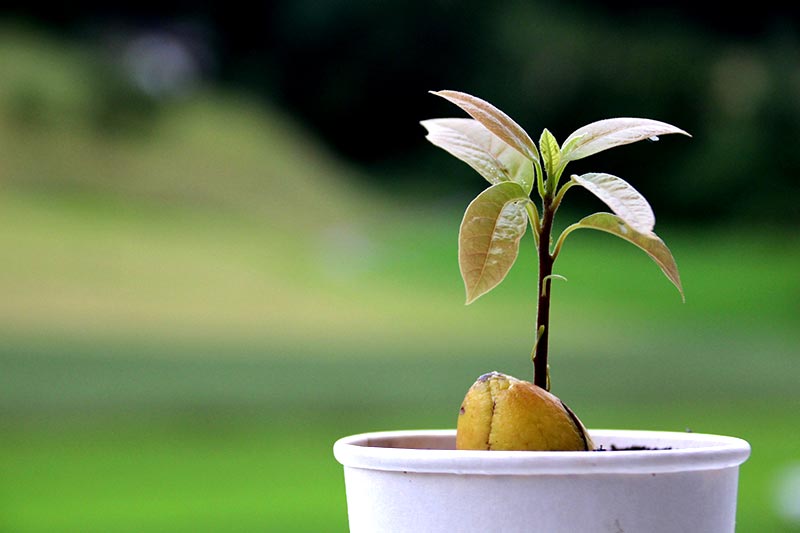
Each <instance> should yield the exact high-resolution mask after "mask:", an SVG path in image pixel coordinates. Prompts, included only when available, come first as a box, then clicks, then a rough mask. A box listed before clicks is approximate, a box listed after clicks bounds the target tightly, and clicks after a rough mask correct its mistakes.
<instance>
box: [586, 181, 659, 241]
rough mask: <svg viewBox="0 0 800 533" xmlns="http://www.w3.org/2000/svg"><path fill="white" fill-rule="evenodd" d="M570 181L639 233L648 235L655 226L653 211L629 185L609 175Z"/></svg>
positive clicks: (642, 197)
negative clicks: (593, 196) (597, 199)
mask: <svg viewBox="0 0 800 533" xmlns="http://www.w3.org/2000/svg"><path fill="white" fill-rule="evenodd" d="M572 181H573V182H575V183H577V184H578V185H580V186H582V187H584V188H586V189H588V190H589V191H590V192H591V193H592V194H594V195H595V196H597V197H598V198H600V199H601V200H602V201H603V202H605V203H606V205H607V206H608V207H610V208H611V210H612V211H614V213H616V214H617V215H618V216H619V217H620V218H621V219H622V220H624V221H625V222H626V223H628V224H629V225H630V226H631V227H632V228H633V229H635V230H636V231H638V232H639V233H650V232H651V231H653V226H655V224H656V217H655V215H653V209H652V208H651V207H650V204H649V203H647V200H645V198H644V196H642V195H641V194H640V193H639V191H637V190H636V189H634V188H633V187H631V185H630V184H629V183H628V182H627V181H625V180H623V179H622V178H618V177H616V176H612V175H611V174H603V173H597V172H591V173H589V174H583V175H582V176H572Z"/></svg>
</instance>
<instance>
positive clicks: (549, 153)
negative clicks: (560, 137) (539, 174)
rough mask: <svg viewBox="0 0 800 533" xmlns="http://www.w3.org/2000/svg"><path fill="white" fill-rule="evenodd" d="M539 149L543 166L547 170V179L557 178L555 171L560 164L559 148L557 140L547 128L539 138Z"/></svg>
mask: <svg viewBox="0 0 800 533" xmlns="http://www.w3.org/2000/svg"><path fill="white" fill-rule="evenodd" d="M539 150H541V152H542V160H543V161H544V168H545V169H546V170H547V177H548V179H553V180H555V179H557V176H556V172H557V171H558V166H559V165H560V164H561V150H560V149H559V148H558V141H556V138H555V137H553V134H552V133H550V130H548V129H547V128H545V129H544V131H543V132H542V136H541V137H540V138H539Z"/></svg>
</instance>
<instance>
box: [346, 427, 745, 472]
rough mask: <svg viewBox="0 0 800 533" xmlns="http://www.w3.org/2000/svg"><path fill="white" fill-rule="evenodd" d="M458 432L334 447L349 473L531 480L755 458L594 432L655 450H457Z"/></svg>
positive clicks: (707, 444) (734, 447)
mask: <svg viewBox="0 0 800 533" xmlns="http://www.w3.org/2000/svg"><path fill="white" fill-rule="evenodd" d="M455 433H456V432H455V430H454V429H448V430H402V431H380V432H371V433H361V434H358V435H351V436H348V437H343V438H341V439H339V440H338V441H336V443H335V444H334V445H333V453H334V456H335V457H336V459H337V460H338V461H339V462H340V463H341V464H342V465H344V466H345V467H351V468H361V469H367V470H383V471H396V472H418V473H443V474H473V475H531V474H543V475H554V474H644V473H646V474H657V473H668V472H685V471H692V470H716V469H723V468H729V467H738V466H739V465H740V464H742V463H743V462H744V461H746V460H747V458H748V457H749V456H750V445H749V444H748V443H747V442H746V441H744V440H742V439H739V438H736V437H728V436H723V435H711V434H705V433H688V432H686V433H684V432H673V431H643V430H613V429H593V430H589V434H590V435H591V436H592V439H593V440H594V441H595V444H596V445H598V446H602V447H604V448H605V449H610V448H611V445H612V444H614V445H616V446H618V447H629V446H647V447H650V448H669V449H649V450H619V451H608V452H605V451H586V452H533V451H485V450H455V449H453V448H454V447H455Z"/></svg>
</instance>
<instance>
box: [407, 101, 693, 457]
mask: <svg viewBox="0 0 800 533" xmlns="http://www.w3.org/2000/svg"><path fill="white" fill-rule="evenodd" d="M433 94H435V95H437V96H441V97H442V98H445V99H446V100H449V101H450V102H452V103H454V104H456V105H457V106H459V107H460V108H461V109H462V110H464V111H465V112H466V113H467V114H468V115H470V117H472V118H445V119H432V120H425V121H423V122H422V125H423V126H424V127H425V129H426V130H427V131H428V135H427V139H428V140H429V141H430V142H431V143H433V144H434V145H436V146H438V147H440V148H442V149H444V150H445V151H447V152H449V153H450V154H452V155H453V156H455V157H457V158H458V159H460V160H462V161H464V162H465V163H467V164H468V165H469V166H471V167H472V168H473V169H475V170H476V171H477V172H478V173H479V174H480V175H481V176H483V177H484V178H485V179H486V180H487V181H488V182H489V184H490V186H489V187H488V188H487V189H485V190H484V191H483V192H481V193H480V194H478V196H477V197H476V198H475V199H474V200H473V201H472V202H471V203H470V204H469V206H468V207H467V210H466V212H465V213H464V218H463V220H462V222H461V227H460V230H459V236H458V261H459V267H460V270H461V276H462V278H463V280H464V286H465V288H466V296H467V304H470V303H472V302H474V301H475V300H476V299H477V298H479V297H480V296H482V295H484V294H486V293H487V292H489V291H490V290H492V289H493V288H494V287H496V286H497V285H498V284H499V283H500V282H501V281H503V279H504V278H505V276H506V274H507V273H508V272H509V270H510V269H511V267H512V265H513V264H514V261H515V260H516V258H517V255H518V252H519V246H520V240H521V239H522V237H523V236H524V235H525V232H526V231H527V227H528V225H530V227H531V231H532V233H533V238H534V242H535V246H536V251H537V254H538V267H539V282H538V293H537V316H536V327H535V330H534V333H535V339H534V345H533V350H532V352H531V359H532V362H533V382H527V381H521V380H518V379H515V378H513V377H510V376H506V375H503V374H500V373H497V372H493V373H490V374H485V375H483V376H481V377H480V378H478V380H477V381H476V382H475V384H474V385H473V386H472V387H471V388H470V389H469V391H468V392H467V395H466V397H465V398H464V402H463V403H462V405H461V409H460V413H459V419H458V426H457V434H456V447H457V448H458V449H473V450H474V449H489V450H591V449H593V448H594V446H593V444H592V441H591V438H590V437H589V434H588V433H587V431H586V429H585V427H584V426H583V424H582V423H581V422H580V420H579V419H578V417H577V416H575V414H574V413H573V412H572V411H571V410H570V409H569V408H567V407H566V405H565V404H564V403H563V402H562V401H561V400H559V399H558V398H557V397H556V396H554V395H553V394H551V393H550V392H549V390H550V370H549V364H548V350H549V345H550V343H549V338H550V299H551V296H552V290H551V283H552V280H553V279H555V278H562V277H561V276H559V275H558V274H554V272H553V264H554V263H555V260H556V259H557V258H558V255H559V254H560V252H561V249H562V247H563V245H564V241H565V240H566V238H567V237H568V236H569V235H570V234H571V233H572V232H573V231H575V230H578V229H594V230H599V231H604V232H607V233H611V234H612V235H616V236H617V237H619V238H621V239H623V240H625V241H628V242H630V243H631V244H634V245H636V246H638V247H639V248H640V249H642V250H643V251H644V252H645V253H646V254H647V255H649V256H650V257H651V258H652V259H653V261H655V262H656V264H657V265H658V266H659V267H660V268H661V271H662V272H663V273H664V274H665V275H666V276H667V278H668V279H669V280H670V281H671V282H672V283H673V284H674V285H675V287H676V288H677V289H678V291H679V292H680V294H681V297H683V288H682V287H681V280H680V275H679V273H678V267H677V265H676V264H675V260H674V258H673V257H672V253H671V252H670V250H669V248H667V246H666V245H665V244H664V242H663V241H662V240H661V239H660V238H659V237H658V236H657V235H656V234H655V233H654V232H653V227H654V225H655V217H654V215H653V210H652V208H651V207H650V204H649V203H648V202H647V200H646V199H645V198H644V197H643V196H642V195H641V194H640V193H639V192H638V191H637V190H636V189H634V188H633V187H632V186H631V185H630V184H629V183H628V182H626V181H625V180H623V179H622V178H619V177H617V176H614V175H612V174H606V173H601V172H591V173H587V174H581V175H576V174H573V175H571V176H570V177H569V179H567V180H563V182H562V176H563V175H564V170H565V169H566V167H567V164H568V163H570V162H571V161H576V160H578V159H583V158H585V157H588V156H590V155H593V154H596V153H598V152H602V151H603V150H607V149H609V148H613V147H615V146H621V145H625V144H630V143H634V142H637V141H642V140H647V139H650V140H657V139H658V137H659V136H660V135H666V134H670V133H679V134H683V135H687V136H688V135H689V134H688V133H686V132H685V131H683V130H681V129H679V128H676V127H675V126H672V125H670V124H666V123H664V122H659V121H656V120H650V119H642V118H611V119H606V120H600V121H598V122H593V123H591V124H588V125H586V126H583V127H582V128H579V129H578V130H576V131H575V132H573V133H572V134H571V135H570V136H569V137H567V138H566V140H565V141H564V143H563V144H562V145H561V146H559V144H558V141H556V138H555V137H554V136H553V135H552V134H551V133H550V132H549V131H548V130H547V129H545V130H544V131H543V132H542V134H541V136H540V137H539V145H538V147H537V146H536V144H535V143H534V142H533V140H532V139H531V137H530V136H529V135H528V133H526V132H525V130H523V129H522V128H521V127H520V126H519V125H518V124H517V123H516V122H514V120H512V119H511V118H510V117H509V116H508V115H506V114H505V113H503V112H502V111H500V110H499V109H497V108H496V107H494V106H493V105H492V104H490V103H488V102H486V101H484V100H482V99H480V98H477V97H475V96H471V95H469V94H466V93H462V92H457V91H438V92H434V93H433ZM576 186H579V187H583V188H585V189H587V190H588V191H589V192H591V193H593V194H594V195H595V196H597V197H598V198H599V199H600V200H602V201H603V202H604V203H605V204H606V205H607V206H608V207H609V209H610V210H611V213H606V212H600V213H594V214H592V215H589V216H587V217H584V218H583V219H581V220H579V221H578V222H575V223H574V224H572V225H570V226H567V227H566V229H564V230H563V231H562V232H561V234H560V235H559V236H558V238H557V239H555V241H554V240H553V235H552V234H553V220H554V217H555V214H556V211H558V208H559V207H560V206H561V203H562V202H563V200H564V197H565V195H566V193H567V191H569V190H570V189H571V188H573V187H576ZM534 192H535V193H536V195H537V196H538V198H539V205H538V207H537V203H536V202H534V200H533V198H532V196H533V193H534Z"/></svg>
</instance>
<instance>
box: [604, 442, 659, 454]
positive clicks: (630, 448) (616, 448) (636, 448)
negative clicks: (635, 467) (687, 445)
mask: <svg viewBox="0 0 800 533" xmlns="http://www.w3.org/2000/svg"><path fill="white" fill-rule="evenodd" d="M671 449H672V447H667V448H650V447H649V446H627V447H625V448H620V447H619V446H616V445H614V444H612V445H611V448H610V449H606V448H603V447H602V446H600V447H599V448H595V450H594V451H596V452H640V451H644V450H671Z"/></svg>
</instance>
